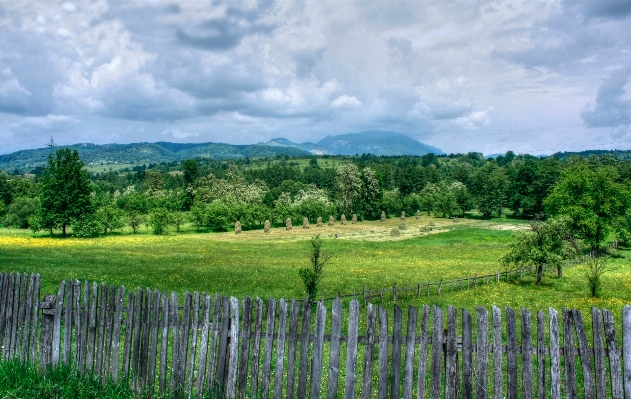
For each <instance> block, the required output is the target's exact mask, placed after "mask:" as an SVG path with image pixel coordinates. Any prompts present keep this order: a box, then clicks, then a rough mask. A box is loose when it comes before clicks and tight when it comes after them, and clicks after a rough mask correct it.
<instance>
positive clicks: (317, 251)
mask: <svg viewBox="0 0 631 399" xmlns="http://www.w3.org/2000/svg"><path fill="white" fill-rule="evenodd" d="M332 257H333V254H332V253H328V252H322V239H321V238H320V235H316V236H313V237H311V265H310V267H305V268H302V269H300V270H298V275H300V278H301V279H302V282H303V284H304V285H305V290H306V291H307V296H308V297H309V298H312V299H313V298H315V297H316V294H317V292H318V284H319V283H320V281H321V280H322V277H323V276H324V265H325V264H326V263H327V262H328V261H329V260H331V258H332Z"/></svg>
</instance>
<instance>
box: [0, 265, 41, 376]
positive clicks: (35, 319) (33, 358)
mask: <svg viewBox="0 0 631 399" xmlns="http://www.w3.org/2000/svg"><path fill="white" fill-rule="evenodd" d="M40 290H41V276H40V275H39V274H37V273H36V274H35V285H34V287H33V303H32V304H31V306H32V308H31V309H32V310H31V312H32V316H31V344H30V348H31V354H30V357H29V360H30V362H31V364H35V363H36V362H37V341H38V336H37V332H38V331H39V312H40V311H39V298H40V295H41V293H40ZM0 336H1V335H0Z"/></svg>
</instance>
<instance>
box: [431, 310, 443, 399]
mask: <svg viewBox="0 0 631 399" xmlns="http://www.w3.org/2000/svg"><path fill="white" fill-rule="evenodd" d="M442 366H443V310H442V309H441V308H439V307H438V306H434V324H433V331H432V367H431V377H430V385H429V397H430V399H440V397H441V390H442V389H441V388H442Z"/></svg>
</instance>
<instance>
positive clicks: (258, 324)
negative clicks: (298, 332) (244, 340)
mask: <svg viewBox="0 0 631 399" xmlns="http://www.w3.org/2000/svg"><path fill="white" fill-rule="evenodd" d="M262 330H263V301H262V300H261V298H256V318H255V320H254V342H253V344H252V376H251V378H252V379H251V384H250V386H251V389H252V394H253V396H257V395H258V393H259V363H260V360H261V334H262Z"/></svg>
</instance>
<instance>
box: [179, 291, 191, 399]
mask: <svg viewBox="0 0 631 399" xmlns="http://www.w3.org/2000/svg"><path fill="white" fill-rule="evenodd" d="M192 302H193V297H192V295H191V294H190V293H189V292H187V293H185V294H184V309H183V312H182V325H181V327H180V370H179V371H178V384H179V385H180V386H181V387H182V389H184V388H185V385H186V366H187V359H188V351H189V344H188V339H189V332H190V330H191V306H192Z"/></svg>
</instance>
